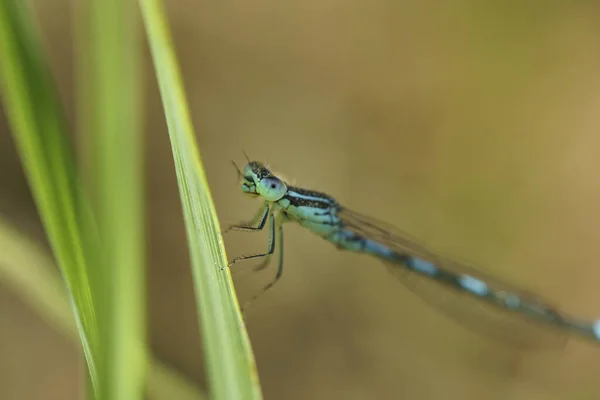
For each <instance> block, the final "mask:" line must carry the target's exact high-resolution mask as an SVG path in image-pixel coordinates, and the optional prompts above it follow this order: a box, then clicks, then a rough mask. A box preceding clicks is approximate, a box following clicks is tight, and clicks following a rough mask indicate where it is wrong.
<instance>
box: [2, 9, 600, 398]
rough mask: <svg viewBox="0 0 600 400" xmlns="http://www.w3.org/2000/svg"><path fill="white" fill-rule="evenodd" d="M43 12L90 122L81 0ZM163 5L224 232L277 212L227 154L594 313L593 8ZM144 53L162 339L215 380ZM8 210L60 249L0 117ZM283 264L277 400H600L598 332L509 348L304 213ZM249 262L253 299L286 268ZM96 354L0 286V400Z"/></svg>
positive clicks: (272, 348) (264, 340) (263, 309)
mask: <svg viewBox="0 0 600 400" xmlns="http://www.w3.org/2000/svg"><path fill="white" fill-rule="evenodd" d="M32 3H33V4H34V6H35V9H36V16H37V17H38V20H39V21H40V25H41V30H42V32H43V37H44V40H45V45H46V48H47V52H48V55H49V58H50V60H51V62H52V68H53V72H54V74H55V79H56V81H57V83H58V86H59V88H60V91H61V96H62V99H63V102H64V106H65V109H66V110H67V113H68V116H69V119H70V120H71V122H73V121H74V118H75V109H76V104H74V102H73V96H74V89H75V88H74V87H73V85H74V78H73V58H72V52H73V49H72V43H73V37H72V28H73V24H74V21H73V20H72V19H71V13H72V4H71V3H69V2H68V1H66V0H43V1H42V0H36V1H33V2H32ZM167 7H168V11H169V17H170V21H171V24H172V28H173V34H174V39H175V44H176V47H177V51H178V56H179V59H180V62H181V66H182V69H183V73H184V80H185V86H186V89H187V94H188V96H189V103H190V107H191V111H192V117H193V121H194V124H195V127H196V131H197V136H198V142H199V145H200V149H201V152H202V158H203V162H204V164H205V167H206V170H207V173H208V179H209V183H210V184H211V187H212V194H213V196H214V200H215V203H216V207H217V211H218V213H219V216H220V219H221V224H222V226H223V227H226V226H227V225H230V224H232V223H236V222H239V221H241V220H247V219H249V218H250V217H251V216H252V215H253V214H254V213H255V211H256V209H257V208H258V207H260V204H259V203H256V202H253V201H252V200H251V199H249V198H246V197H245V196H243V195H242V193H241V191H240V189H239V183H238V181H237V177H236V173H235V170H234V169H233V168H232V166H231V163H230V161H231V160H235V161H236V162H237V163H238V164H243V163H244V162H245V158H244V156H243V153H242V150H243V151H246V152H247V153H248V155H249V156H250V157H251V158H252V159H256V160H260V161H263V162H266V163H268V164H269V165H270V166H271V168H272V169H273V170H274V171H276V172H280V173H281V174H282V175H283V176H284V177H286V178H287V179H288V180H289V181H291V182H293V183H295V184H297V185H299V186H304V187H307V188H310V189H315V190H321V191H326V192H328V193H330V194H332V195H333V196H335V197H336V198H337V199H338V200H339V201H340V202H342V203H343V204H345V205H347V206H348V207H350V208H353V209H355V210H357V211H360V212H362V213H365V214H368V215H371V216H373V217H375V218H378V219H382V220H385V221H387V222H389V223H391V224H393V225H395V226H397V227H399V228H400V229H402V230H404V231H406V232H409V233H410V234H411V235H412V236H414V237H417V238H419V239H420V240H421V241H422V242H423V243H426V244H427V245H429V246H430V247H432V248H435V249H437V250H439V251H440V252H442V253H444V254H449V255H451V256H453V257H456V258H458V259H465V260H469V261H470V262H472V263H473V264H475V265H477V266H478V267H477V268H478V269H479V270H481V271H483V272H485V273H487V274H491V275H494V276H498V277H500V278H502V279H505V280H507V281H509V282H513V283H514V284H516V285H517V286H519V287H523V288H526V289H527V290H530V291H531V292H533V293H537V294H540V295H543V297H544V298H547V299H549V300H550V301H551V302H552V304H555V305H556V306H557V307H558V308H559V309H561V310H566V311H567V312H569V313H571V314H573V315H577V316H580V317H582V318H585V319H590V320H591V319H594V318H598V317H600V295H599V294H598V290H597V287H598V281H599V280H600V268H599V267H598V265H599V264H598V259H599V258H600V246H599V243H600V231H599V229H598V226H599V225H600V209H599V208H598V204H600V179H599V176H598V170H599V168H598V167H599V166H600V160H599V159H598V154H599V153H598V149H599V148H600V135H599V134H598V130H599V129H600V120H599V119H598V110H599V109H600V108H599V107H600V73H599V72H598V71H600V50H599V49H598V46H597V38H598V37H599V35H600V25H598V23H597V21H598V17H599V16H600V9H599V7H598V4H597V3H595V2H591V1H589V2H585V1H575V2H567V3H563V4H558V3H548V2H541V1H533V0H530V1H525V2H511V1H509V2H502V3H501V4H500V3H499V4H491V3H483V2H475V1H468V0H460V1H455V2H440V1H424V2H423V1H414V0H412V1H404V2H397V1H391V0H377V1H373V2H368V3H367V2H358V1H350V2H349V1H335V0H334V1H331V0H325V1H322V0H319V1H315V0H312V1H310V0H309V1H305V2H302V3H299V2H298V3H281V2H277V1H261V2H254V3H252V4H249V3H246V2H241V1H237V2H235V1H234V2H227V3H222V4H216V3H208V2H193V1H185V0H179V1H168V2H167ZM144 60H145V62H144V70H145V71H144V74H145V77H144V82H145V84H146V86H145V101H146V104H145V115H146V117H145V133H146V138H147V199H148V210H147V216H148V218H149V221H150V223H149V231H148V260H149V264H148V268H149V296H150V298H149V309H150V320H149V327H148V328H149V331H150V339H151V345H152V349H153V352H154V353H155V354H156V356H157V357H159V358H160V359H161V360H162V361H164V362H166V363H168V364H169V365H171V366H172V367H173V368H175V369H176V370H178V371H180V372H181V373H182V374H184V375H185V376H186V377H187V378H188V379H189V380H190V381H192V382H196V383H197V384H198V385H199V386H202V385H203V382H204V379H203V360H202V349H201V343H200V340H199V339H198V327H197V319H196V313H195V304H194V296H193V288H192V282H191V274H190V269H189V265H188V252H187V245H186V239H185V233H184V226H183V220H182V216H181V209H180V202H179V197H178V191H177V185H176V181H175V174H174V169H173V162H172V158H171V150H170V146H169V142H168V135H167V130H166V125H165V122H164V117H163V113H162V107H161V103H160V98H159V95H158V91H157V87H156V83H155V78H154V72H153V66H152V63H151V60H150V57H149V54H148V52H147V51H146V53H145V57H144ZM0 215H1V216H2V217H3V218H4V219H6V220H8V221H10V222H11V223H12V225H14V226H16V227H17V228H18V230H19V231H20V232H22V233H23V234H25V235H26V236H27V237H29V238H31V239H32V240H35V241H38V242H39V243H40V244H42V245H45V244H44V235H43V231H42V229H41V227H40V223H39V219H38V217H37V214H36V210H35V207H34V204H33V201H32V199H31V195H30V193H29V191H28V188H27V184H26V181H25V179H24V175H23V172H22V170H21V167H20V164H19V160H18V157H17V155H16V152H15V148H14V145H13V142H12V140H11V137H10V134H9V131H8V127H7V122H6V119H5V117H4V115H3V114H0ZM225 240H226V246H227V250H228V256H229V257H234V256H237V255H240V254H246V253H252V252H257V251H261V250H262V249H264V248H266V244H267V236H266V232H265V233H261V234H244V233H230V234H228V235H227V236H226V238H225ZM1 248H2V245H1V244H0V249H1ZM285 254H286V255H285V268H284V275H283V278H282V279H281V281H280V283H278V284H277V285H276V286H275V288H273V290H272V291H270V292H269V293H268V294H266V295H265V296H263V297H261V298H260V299H259V300H257V301H256V302H255V303H254V304H253V305H252V306H251V308H250V309H249V310H248V312H247V314H246V316H245V318H246V323H247V326H248V329H249V333H250V339H251V341H252V344H253V348H254V351H255V355H256V359H257V363H258V370H259V374H260V378H261V382H262V387H263V390H264V395H265V398H266V399H306V398H310V399H326V398H327V399H331V398H334V399H374V398H377V399H397V398H403V399H479V398H486V399H567V398H569V399H597V398H599V397H600V383H599V381H598V375H599V374H600V346H595V345H593V344H590V343H587V342H583V341H580V340H575V339H573V340H570V341H568V342H567V343H566V345H565V346H564V347H558V348H557V349H554V350H552V351H547V350H544V351H539V350H536V351H531V350H529V349H524V348H521V347H516V346H513V345H511V344H510V343H507V342H510V339H511V338H510V336H511V335H512V334H515V335H516V334H517V333H514V332H511V331H510V330H508V331H507V332H502V335H505V336H507V339H508V340H507V342H504V341H499V340H495V339H490V338H489V337H488V336H486V335H482V334H480V332H478V331H477V329H472V328H471V326H472V325H473V326H476V325H478V321H476V320H475V321H468V323H461V322H459V321H457V320H455V319H451V318H448V316H447V315H446V314H445V313H443V312H441V311H439V310H438V309H437V308H435V307H432V306H430V305H429V304H427V303H426V302H423V301H422V300H421V299H420V298H419V297H417V296H415V295H414V294H413V293H412V292H411V291H409V290H407V289H406V288H405V287H404V286H403V285H402V283H401V282H400V281H398V280H396V279H394V277H393V276H392V275H390V274H389V273H388V272H387V271H386V269H385V268H384V266H383V265H382V264H381V263H380V262H378V261H377V260H375V259H371V258H369V257H366V256H360V255H356V254H351V253H344V252H340V251H338V250H336V249H335V247H333V246H332V245H330V244H329V243H327V242H325V241H323V240H321V239H319V238H317V237H316V236H314V235H313V234H311V233H310V232H307V231H304V230H303V229H302V228H300V227H299V226H295V225H292V224H290V225H289V226H286V229H285ZM232 272H233V274H234V280H235V283H236V288H237V290H238V296H239V297H240V299H241V301H242V302H243V301H244V300H245V299H248V298H249V297H251V296H252V295H253V294H255V293H256V292H257V291H258V290H260V288H261V287H262V286H263V285H264V284H265V283H267V282H268V281H269V279H270V278H271V277H272V274H274V270H273V269H269V270H266V271H262V272H260V273H254V272H252V263H249V264H238V265H236V266H235V267H234V268H233V271H232ZM449 306H450V307H454V308H455V309H456V310H459V311H460V310H461V308H462V307H470V306H471V305H470V304H469V303H467V302H462V303H461V302H459V301H454V300H453V301H452V303H451V304H449ZM518 334H519V335H521V334H523V333H522V332H519V333H518ZM535 334H536V335H537V334H539V331H536V333H535ZM529 339H531V338H529ZM532 340H533V342H535V341H536V340H537V336H534V337H533V339H532ZM540 340H541V339H540ZM82 368H83V364H82V361H81V352H80V348H79V346H78V345H75V344H74V342H73V341H69V340H68V339H66V338H65V337H64V336H63V335H61V334H60V333H59V332H58V331H57V329H56V327H55V326H53V325H52V324H50V323H48V322H47V321H45V320H44V319H43V318H41V317H40V316H39V315H38V314H37V313H36V312H35V310H33V309H32V308H31V307H29V306H28V305H27V304H26V303H25V302H24V301H23V300H22V298H21V295H20V294H19V293H18V292H17V291H15V290H14V289H12V288H9V287H7V286H6V285H3V283H2V281H1V280H0V398H2V399H6V400H17V399H18V400H21V399H78V398H79V397H78V396H80V394H79V393H80V391H81V383H80V382H81V380H82V379H83V377H84V375H83V374H84V373H83V369H82Z"/></svg>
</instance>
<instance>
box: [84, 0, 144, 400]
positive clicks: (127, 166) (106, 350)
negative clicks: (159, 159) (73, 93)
mask: <svg viewBox="0 0 600 400" xmlns="http://www.w3.org/2000/svg"><path fill="white" fill-rule="evenodd" d="M76 6H77V11H79V13H78V15H79V16H80V17H79V18H78V19H77V20H78V21H79V23H78V26H77V32H78V35H76V40H77V45H78V46H77V48H78V54H77V56H78V57H77V65H78V77H79V80H78V87H79V91H78V94H79V96H78V97H79V98H78V101H77V104H79V106H80V107H79V117H80V119H79V130H80V132H81V133H82V135H81V138H82V143H83V148H82V152H81V153H82V154H83V156H82V165H85V168H86V178H87V180H86V184H87V189H88V191H89V193H91V194H92V205H93V210H94V215H95V216H96V220H97V221H98V232H99V236H100V242H101V243H102V248H101V251H100V253H99V254H96V255H94V256H93V257H91V259H92V260H94V269H96V273H95V274H94V278H95V281H96V284H97V285H98V287H99V291H100V292H101V293H102V294H103V297H102V298H100V297H98V303H96V307H97V310H98V317H99V326H100V333H101V336H100V337H101V339H102V343H101V344H102V352H101V353H100V355H99V356H100V360H99V378H100V390H99V393H100V398H102V399H107V400H135V399H142V398H143V396H144V387H145V386H144V380H145V374H146V371H145V369H146V364H147V354H146V352H147V349H146V347H147V345H146V334H145V331H146V318H145V313H146V311H145V300H146V299H145V273H144V225H145V224H144V218H143V216H144V201H143V181H144V177H143V157H142V156H143V151H144V146H143V142H142V135H141V129H140V125H141V118H140V116H141V113H140V97H141V96H140V82H139V78H140V68H139V56H140V54H139V53H140V52H141V46H140V43H139V40H138V39H139V35H138V30H137V27H138V24H137V19H136V11H137V7H136V3H135V2H134V1H123V0H92V1H90V2H87V3H80V4H77V5H76Z"/></svg>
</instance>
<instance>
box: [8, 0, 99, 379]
mask: <svg viewBox="0 0 600 400" xmlns="http://www.w3.org/2000/svg"><path fill="white" fill-rule="evenodd" d="M30 21H31V18H30V16H29V15H28V10H27V8H26V4H24V3H23V2H21V1H12V2H7V1H1V2H0V82H1V84H2V87H1V88H2V91H1V93H2V100H3V103H4V107H5V110H6V113H7V116H8V119H9V123H10V125H11V128H12V134H13V136H14V139H15V143H16V145H17V150H18V152H19V155H20V157H21V160H22V163H23V167H24V169H25V172H26V175H27V179H28V181H29V186H30V188H31V191H32V192H33V197H34V200H35V202H36V206H37V208H38V211H39V214H40V217H41V219H42V223H43V225H44V228H45V230H46V233H47V236H48V240H49V242H50V245H51V247H52V251H53V253H54V256H55V257H56V259H57V261H58V265H59V267H60V269H61V272H62V276H63V279H64V280H65V282H66V285H67V288H68V291H69V295H70V302H71V305H72V306H73V311H74V314H75V321H76V322H77V326H78V328H79V337H80V339H81V342H82V345H83V349H84V354H85V357H86V360H87V365H88V369H89V372H90V378H91V381H92V383H93V384H94V387H97V383H98V382H97V371H96V365H97V356H98V324H97V318H96V314H95V308H94V301H93V300H94V297H93V292H92V288H91V286H90V281H89V278H88V268H87V264H86V258H85V246H86V244H84V243H83V241H82V238H83V236H82V231H81V223H82V219H83V214H82V213H81V212H79V211H80V210H81V208H80V207H79V206H80V203H79V202H80V201H81V200H82V196H81V192H80V186H79V185H78V177H77V171H76V169H75V163H74V157H73V155H72V153H71V146H70V143H68V135H67V130H66V125H65V123H64V120H63V115H62V112H61V108H60V106H59V103H58V99H57V96H56V92H55V88H54V87H53V82H52V79H51V76H50V73H49V71H48V70H47V67H46V66H47V63H46V62H45V59H44V57H43V53H42V50H41V46H40V40H39V35H38V34H37V32H35V30H34V28H33V26H32V24H31V23H30Z"/></svg>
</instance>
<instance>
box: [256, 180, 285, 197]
mask: <svg viewBox="0 0 600 400" xmlns="http://www.w3.org/2000/svg"><path fill="white" fill-rule="evenodd" d="M285 192H287V186H286V184H285V183H284V182H283V181H282V180H281V179H278V178H263V179H262V180H261V181H260V184H259V193H260V195H261V196H262V197H264V198H265V200H268V201H277V200H279V199H281V198H282V197H283V195H285Z"/></svg>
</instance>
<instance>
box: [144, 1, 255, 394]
mask: <svg viewBox="0 0 600 400" xmlns="http://www.w3.org/2000/svg"><path fill="white" fill-rule="evenodd" d="M139 4H140V7H141V10H142V17H143V20H144V25H145V28H146V33H147V36H148V40H149V43H150V49H151V53H152V57H153V60H154V67H155V70H156V74H157V79H158V83H159V88H160V93H161V96H162V101H163V107H164V110H165V115H166V119H167V125H168V128H169V136H170V139H171V148H172V152H173V159H174V162H175V169H176V172H177V180H178V184H179V192H180V197H181V202H182V206H183V212H184V218H185V225H186V231H187V238H188V245H189V251H190V259H191V263H192V272H193V275H194V285H195V292H196V301H197V309H198V315H199V320H200V328H201V331H202V337H203V344H204V349H205V354H206V361H205V362H206V365H207V373H208V377H207V378H208V379H207V380H208V383H209V390H210V393H211V397H212V398H214V399H243V400H249V399H259V398H261V397H262V394H261V390H260V386H259V383H258V374H257V372H256V367H255V363H254V357H253V354H252V351H251V348H250V343H249V340H248V336H247V333H246V330H245V327H244V324H243V320H242V317H241V315H240V312H239V308H238V304H237V299H236V297H235V292H234V289H233V285H232V281H231V276H230V275H229V270H228V269H226V270H223V271H222V270H221V266H224V265H226V264H227V259H226V257H225V251H224V247H223V243H222V238H221V235H220V228H219V223H218V219H217V216H216V212H215V208H214V204H213V202H212V198H211V196H210V191H209V188H208V184H207V181H206V176H205V174H204V170H203V167H202V163H201V161H200V154H199V151H198V148H197V146H196V142H195V137H194V131H193V127H192V123H191V120H190V116H189V111H188V107H187V101H186V96H185V91H184V89H183V83H182V79H181V76H180V72H179V66H178V64H177V60H176V57H175V52H174V49H173V46H172V43H171V39H170V33H169V28H168V23H167V21H166V20H165V17H164V16H165V12H164V10H163V5H162V3H161V1H160V0H139Z"/></svg>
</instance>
